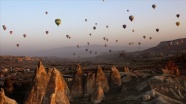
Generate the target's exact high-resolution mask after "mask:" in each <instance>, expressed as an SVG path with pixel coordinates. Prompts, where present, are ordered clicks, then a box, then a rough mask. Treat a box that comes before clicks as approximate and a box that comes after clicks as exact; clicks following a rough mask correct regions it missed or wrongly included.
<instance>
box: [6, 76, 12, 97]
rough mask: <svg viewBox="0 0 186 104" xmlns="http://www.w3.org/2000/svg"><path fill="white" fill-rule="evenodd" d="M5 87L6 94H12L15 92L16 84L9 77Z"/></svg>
mask: <svg viewBox="0 0 186 104" xmlns="http://www.w3.org/2000/svg"><path fill="white" fill-rule="evenodd" d="M3 88H4V90H5V93H6V95H9V96H10V95H11V94H12V93H13V91H14V86H13V84H12V81H11V80H10V78H9V77H8V78H6V79H5V82H4V86H3Z"/></svg>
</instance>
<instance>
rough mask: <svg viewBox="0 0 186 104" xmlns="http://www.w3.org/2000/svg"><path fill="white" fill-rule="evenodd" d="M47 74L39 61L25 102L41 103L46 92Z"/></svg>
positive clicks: (30, 103)
mask: <svg viewBox="0 0 186 104" xmlns="http://www.w3.org/2000/svg"><path fill="white" fill-rule="evenodd" d="M48 81H49V76H48V74H47V72H46V70H45V68H44V66H43V64H42V62H41V61H40V62H39V64H38V67H37V69H36V71H35V74H34V78H33V81H32V85H31V88H30V89H29V92H28V94H27V95H26V99H25V104H41V103H42V99H43V96H44V94H45V92H46V88H47V84H48Z"/></svg>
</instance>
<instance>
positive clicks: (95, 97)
mask: <svg viewBox="0 0 186 104" xmlns="http://www.w3.org/2000/svg"><path fill="white" fill-rule="evenodd" d="M104 99H105V96H104V91H103V89H102V88H101V85H100V83H99V82H98V83H97V85H96V87H95V89H94V91H93V93H92V95H91V102H92V103H94V104H98V103H100V102H101V101H102V100H104Z"/></svg>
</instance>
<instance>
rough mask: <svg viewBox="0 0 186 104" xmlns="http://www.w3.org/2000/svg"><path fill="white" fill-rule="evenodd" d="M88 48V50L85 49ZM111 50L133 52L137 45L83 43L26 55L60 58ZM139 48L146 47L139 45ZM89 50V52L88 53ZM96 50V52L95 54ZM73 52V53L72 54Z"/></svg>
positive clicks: (91, 55) (85, 55) (92, 54)
mask: <svg viewBox="0 0 186 104" xmlns="http://www.w3.org/2000/svg"><path fill="white" fill-rule="evenodd" d="M86 49H88V51H86ZM110 49H111V50H112V52H116V51H122V50H127V51H130V52H134V51H137V50H138V47H137V46H107V47H104V45H84V46H80V47H79V48H77V47H75V46H74V47H73V46H72V47H63V48H56V49H49V50H42V51H37V52H30V53H29V54H28V56H42V57H45V56H56V57H62V58H73V57H75V58H77V57H78V56H79V57H84V58H85V57H94V56H96V55H100V54H102V53H107V52H109V50H110ZM140 49H147V47H140ZM90 51H92V52H91V54H90ZM95 52H97V54H95ZM73 53H75V55H73Z"/></svg>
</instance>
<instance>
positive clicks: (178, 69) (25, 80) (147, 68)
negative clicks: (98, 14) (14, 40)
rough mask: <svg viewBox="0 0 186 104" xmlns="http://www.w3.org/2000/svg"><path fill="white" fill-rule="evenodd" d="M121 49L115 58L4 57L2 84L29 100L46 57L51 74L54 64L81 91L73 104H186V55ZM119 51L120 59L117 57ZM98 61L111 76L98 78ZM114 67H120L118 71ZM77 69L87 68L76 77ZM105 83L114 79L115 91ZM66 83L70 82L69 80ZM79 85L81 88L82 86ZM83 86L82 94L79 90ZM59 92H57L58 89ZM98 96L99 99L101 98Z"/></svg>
mask: <svg viewBox="0 0 186 104" xmlns="http://www.w3.org/2000/svg"><path fill="white" fill-rule="evenodd" d="M119 53H120V54H119ZM119 53H118V54H117V53H113V54H112V55H110V57H106V56H107V55H105V56H104V55H103V56H102V57H103V58H98V57H94V58H90V59H87V58H85V59H73V60H71V59H62V58H56V57H19V56H1V58H0V61H1V63H0V68H1V69H0V71H1V76H0V77H1V78H0V80H1V83H0V86H1V88H3V89H4V92H5V95H6V96H7V97H9V98H11V99H14V100H15V101H16V102H17V103H19V104H22V103H25V99H26V96H27V94H28V91H29V89H30V87H31V86H33V78H34V76H36V75H35V74H36V72H35V70H36V68H37V65H38V62H39V61H40V60H42V62H43V65H44V67H43V68H45V69H46V70H48V71H46V72H47V73H49V70H50V69H51V68H56V69H57V70H59V71H60V72H61V74H62V76H63V78H64V81H65V83H66V84H67V85H68V88H69V90H70V91H73V93H74V94H75V95H73V96H77V97H73V96H72V95H71V94H70V95H68V94H67V95H65V96H67V97H68V99H69V101H70V103H71V104H89V103H91V102H92V103H93V102H94V103H96V102H99V103H100V104H116V103H118V104H123V103H126V104H170V103H171V104H184V103H185V102H186V90H185V89H186V57H185V53H182V54H179V55H173V56H171V55H170V54H169V55H168V56H166V57H164V56H158V55H154V56H149V54H144V53H139V54H136V53H135V54H131V53H122V54H124V55H121V52H119ZM141 54H143V55H141ZM114 55H117V56H118V57H112V56H114ZM78 63H80V66H79V68H80V69H78V66H77V65H78ZM98 65H99V67H100V68H101V70H103V73H104V74H105V78H98V76H97V73H99V71H97V70H98V69H97V68H98ZM113 65H114V68H116V69H112V68H113ZM171 65H172V66H171ZM166 67H167V68H168V69H166ZM111 69H112V70H118V72H119V75H118V72H117V71H116V72H114V73H113V74H112V73H111V72H112V70H111ZM77 70H81V71H80V72H81V73H80V72H78V73H79V74H77V76H76V77H75V76H74V75H75V74H76V72H77ZM101 76H103V75H101ZM80 77H81V78H80ZM54 78H55V77H54ZM75 78H76V79H75ZM79 78H80V79H79ZM87 78H88V79H87ZM43 80H44V79H43ZM54 81H55V80H54ZM103 81H108V87H109V89H107V91H105V90H104V87H100V86H102V85H100V84H101V83H102V84H103ZM120 81H121V83H120ZM62 82H63V81H62ZM116 82H117V83H116ZM50 83H52V82H50ZM60 83H61V82H60ZM104 83H105V82H104ZM106 83H107V82H106ZM61 85H65V84H64V82H63V84H61ZM41 86H42V83H41ZM45 86H46V84H45ZM55 86H56V85H55V84H51V85H50V88H53V87H55ZM73 86H74V87H73ZM77 86H79V88H80V89H77ZM96 86H97V87H96ZM104 86H105V84H104ZM46 89H47V88H46ZM60 89H61V88H60ZM96 89H97V90H96ZM77 90H79V91H80V92H76V91H77ZM47 91H48V90H47ZM51 91H52V90H50V92H51ZM81 91H82V92H81ZM87 91H88V92H87ZM93 92H97V93H93ZM46 93H48V95H42V96H43V97H45V99H46V98H47V99H48V96H49V92H46ZM55 93H56V94H57V92H55ZM71 93H72V92H71ZM78 93H81V95H79V94H78ZM101 93H102V94H101ZM77 94H78V95H77ZM100 94H101V95H100ZM62 95H64V94H62ZM62 95H61V96H62ZM97 97H98V98H97ZM54 99H55V98H54ZM56 99H57V98H56ZM95 99H99V100H98V101H97V100H96V101H95ZM40 102H42V101H40ZM45 102H49V100H45ZM50 104H53V103H50Z"/></svg>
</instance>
